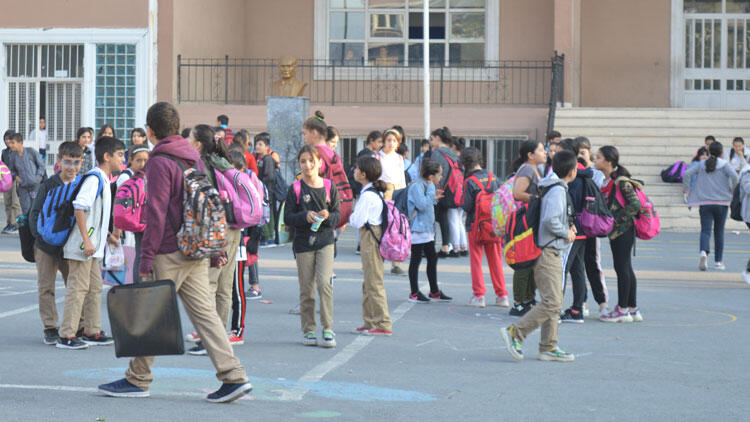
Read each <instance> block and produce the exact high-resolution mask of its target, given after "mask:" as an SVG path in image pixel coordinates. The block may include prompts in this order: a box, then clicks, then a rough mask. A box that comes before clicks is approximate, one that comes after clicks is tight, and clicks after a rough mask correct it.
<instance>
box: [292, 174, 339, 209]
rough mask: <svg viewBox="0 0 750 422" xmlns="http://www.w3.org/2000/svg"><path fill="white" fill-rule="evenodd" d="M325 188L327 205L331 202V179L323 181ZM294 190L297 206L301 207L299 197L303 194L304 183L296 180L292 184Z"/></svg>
mask: <svg viewBox="0 0 750 422" xmlns="http://www.w3.org/2000/svg"><path fill="white" fill-rule="evenodd" d="M323 188H325V191H326V203H328V202H331V179H323ZM292 189H294V196H295V197H296V198H297V205H299V197H300V195H301V194H302V182H300V181H299V180H295V181H294V183H292Z"/></svg>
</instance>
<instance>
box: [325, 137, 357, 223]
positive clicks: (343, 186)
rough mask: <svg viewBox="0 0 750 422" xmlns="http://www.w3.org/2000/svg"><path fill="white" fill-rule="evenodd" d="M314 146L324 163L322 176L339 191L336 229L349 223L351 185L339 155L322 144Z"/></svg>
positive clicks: (351, 202)
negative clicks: (338, 215)
mask: <svg viewBox="0 0 750 422" xmlns="http://www.w3.org/2000/svg"><path fill="white" fill-rule="evenodd" d="M316 148H318V151H319V152H320V158H322V159H323V162H324V163H325V170H324V173H325V174H323V175H322V176H323V177H324V178H326V179H330V180H331V181H332V182H333V183H334V184H335V185H336V189H337V190H338V192H339V199H340V200H341V205H340V209H341V221H339V224H338V225H337V226H336V228H337V229H338V228H339V227H342V226H344V225H346V224H348V223H349V216H350V215H351V214H352V209H353V208H354V193H353V192H352V187H351V186H350V185H349V179H347V178H346V173H344V166H343V165H342V164H341V159H340V158H339V155H338V154H336V152H334V151H333V150H332V149H330V148H328V147H326V146H323V145H318V146H317V147H316Z"/></svg>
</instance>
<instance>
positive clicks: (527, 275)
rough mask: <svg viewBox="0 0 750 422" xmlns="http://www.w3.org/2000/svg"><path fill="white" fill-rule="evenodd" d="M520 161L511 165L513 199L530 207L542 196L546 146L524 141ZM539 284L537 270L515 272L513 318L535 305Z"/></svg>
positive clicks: (511, 310)
mask: <svg viewBox="0 0 750 422" xmlns="http://www.w3.org/2000/svg"><path fill="white" fill-rule="evenodd" d="M518 154H519V156H518V158H516V160H515V161H514V162H513V164H512V165H511V170H512V171H513V172H514V173H515V175H516V181H515V183H514V184H513V199H515V200H516V201H519V202H523V203H526V204H528V203H529V202H531V200H532V199H533V198H535V197H537V196H539V188H538V184H539V179H541V176H540V175H539V165H540V164H544V163H545V162H547V153H546V152H545V151H544V144H542V143H541V142H538V141H523V142H521V147H520V148H519V150H518ZM535 292H536V283H534V268H533V267H532V268H527V269H524V270H519V271H515V272H514V273H513V307H512V308H511V309H510V315H512V316H522V315H524V314H525V313H526V312H528V311H529V310H531V307H532V306H534V305H535V304H536V301H535V300H534V297H535V295H536V293H535Z"/></svg>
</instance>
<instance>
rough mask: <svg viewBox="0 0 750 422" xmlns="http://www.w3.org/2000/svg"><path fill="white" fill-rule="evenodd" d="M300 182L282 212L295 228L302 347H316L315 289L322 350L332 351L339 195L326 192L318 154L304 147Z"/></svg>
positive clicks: (299, 159)
mask: <svg viewBox="0 0 750 422" xmlns="http://www.w3.org/2000/svg"><path fill="white" fill-rule="evenodd" d="M297 162H298V163H299V167H300V171H301V172H302V178H301V179H300V180H299V181H298V182H295V184H296V183H299V185H298V192H299V196H298V195H297V192H295V187H294V186H295V184H292V186H290V187H289V192H288V194H287V197H286V206H285V209H284V223H286V224H287V225H288V226H291V227H294V243H293V245H292V250H293V251H294V254H295V256H296V259H297V272H298V274H299V290H300V292H299V300H300V319H301V324H302V333H303V337H302V344H304V345H305V346H315V345H317V344H318V342H317V339H316V337H315V290H314V288H315V286H316V285H317V288H318V296H319V298H320V325H321V326H322V327H323V339H322V342H321V343H320V345H321V346H323V347H335V346H336V339H335V334H334V332H333V286H332V285H331V283H330V281H331V274H332V273H333V230H334V228H335V227H336V224H338V222H339V220H340V219H341V211H340V209H339V205H340V204H339V195H338V191H337V190H336V187H335V186H333V185H332V184H331V186H330V187H329V189H328V190H327V189H326V183H325V182H324V179H323V178H322V177H320V165H321V159H320V153H319V152H318V150H317V148H315V147H313V146H310V145H305V146H303V147H302V149H300V151H299V153H298V154H297Z"/></svg>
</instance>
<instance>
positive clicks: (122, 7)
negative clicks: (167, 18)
mask: <svg viewBox="0 0 750 422" xmlns="http://www.w3.org/2000/svg"><path fill="white" fill-rule="evenodd" d="M32 3H33V4H32ZM147 14H148V0H127V1H122V0H96V1H91V0H67V1H61V0H34V1H33V2H24V1H4V2H3V8H2V13H0V28H51V27H56V28H145V27H147V26H148V20H147Z"/></svg>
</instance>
